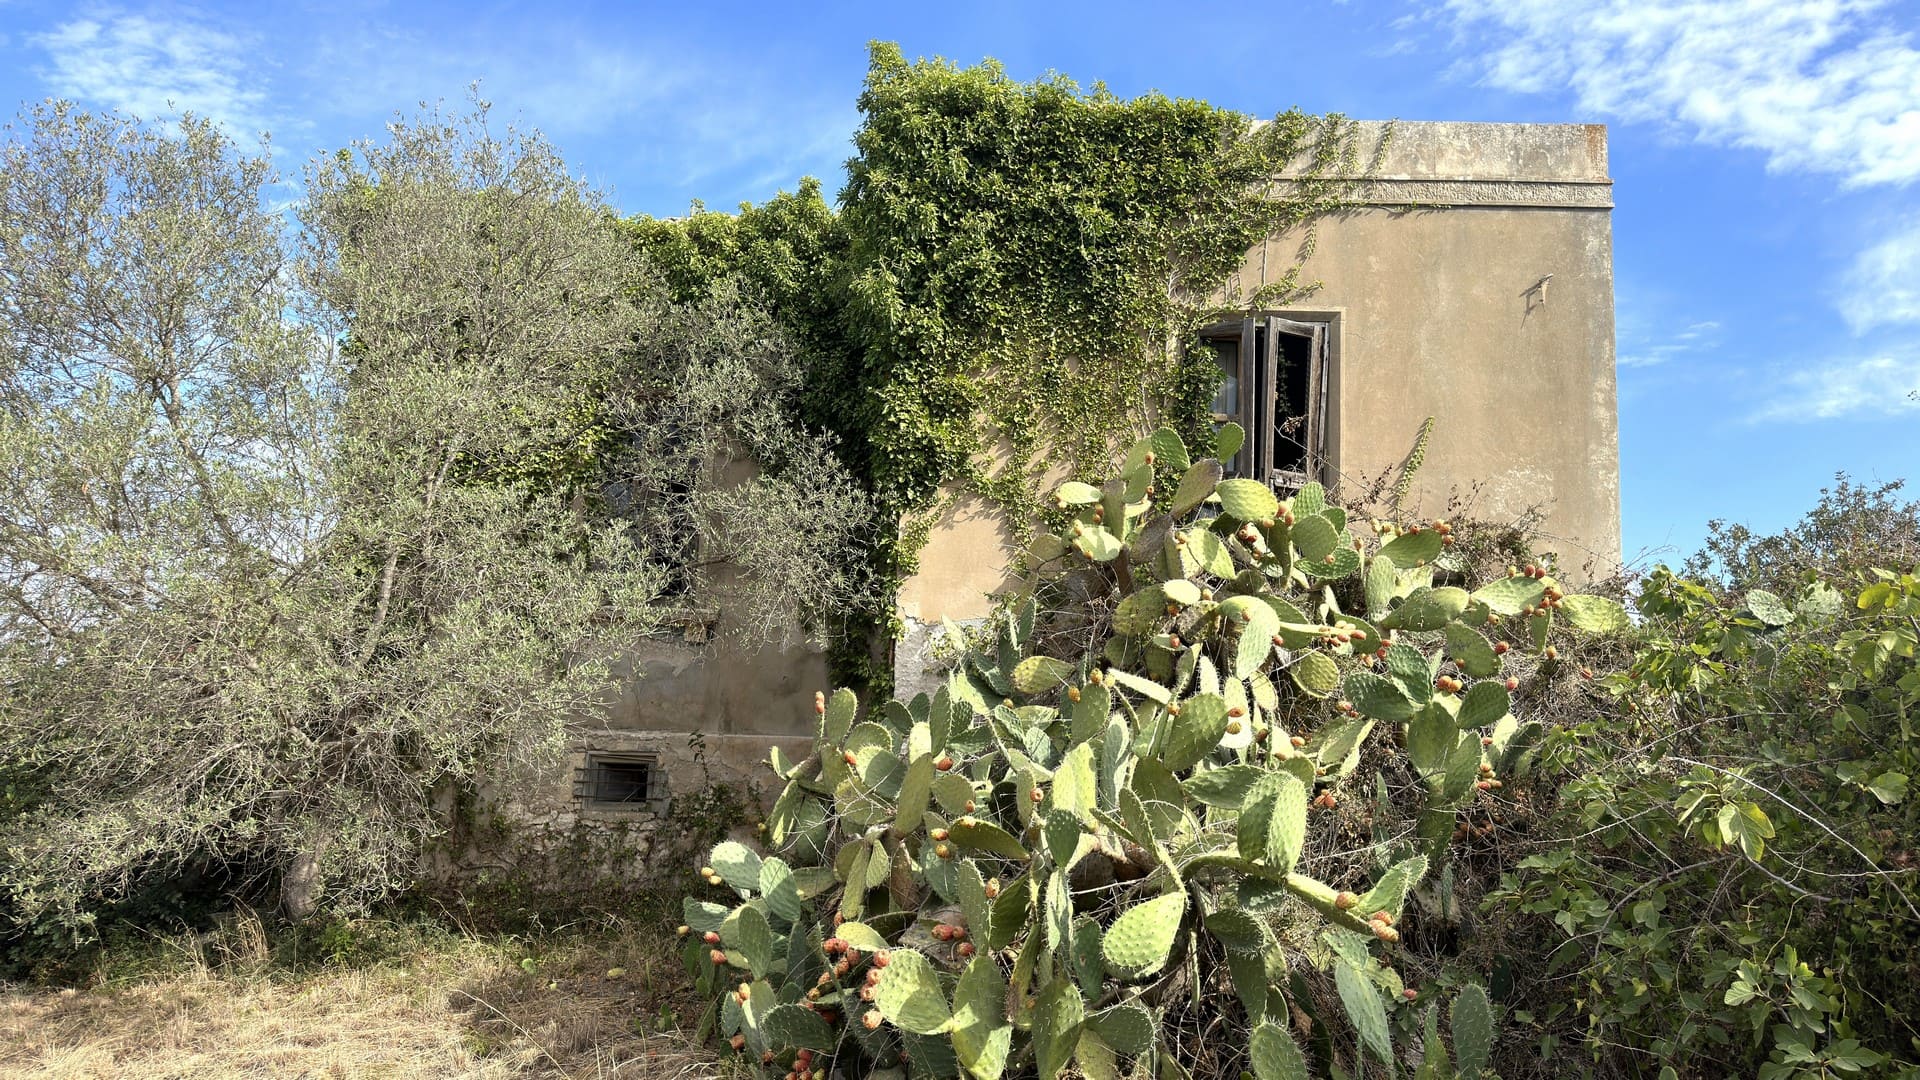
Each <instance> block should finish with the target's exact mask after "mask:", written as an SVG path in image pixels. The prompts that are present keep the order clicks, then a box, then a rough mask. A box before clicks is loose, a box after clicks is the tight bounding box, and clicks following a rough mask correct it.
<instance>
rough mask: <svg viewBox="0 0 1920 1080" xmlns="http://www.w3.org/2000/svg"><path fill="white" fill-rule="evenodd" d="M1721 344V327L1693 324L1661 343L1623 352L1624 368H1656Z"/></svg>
mask: <svg viewBox="0 0 1920 1080" xmlns="http://www.w3.org/2000/svg"><path fill="white" fill-rule="evenodd" d="M1719 344H1720V324H1719V323H1717V322H1711V321H1709V322H1697V323H1691V324H1689V325H1688V326H1687V328H1686V329H1685V330H1682V331H1680V332H1679V333H1677V334H1674V335H1672V336H1671V337H1667V338H1665V339H1661V340H1655V341H1638V342H1635V343H1633V344H1632V345H1629V346H1627V347H1624V348H1622V349H1621V350H1620V366H1621V367H1657V366H1659V365H1661V364H1664V363H1666V362H1667V361H1669V360H1673V359H1675V358H1677V357H1681V356H1685V355H1687V354H1689V353H1702V352H1709V351H1711V350H1713V349H1715V348H1718V347H1719Z"/></svg>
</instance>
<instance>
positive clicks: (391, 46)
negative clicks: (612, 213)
mask: <svg viewBox="0 0 1920 1080" xmlns="http://www.w3.org/2000/svg"><path fill="white" fill-rule="evenodd" d="M369 37H372V38H373V39H374V44H373V45H372V46H371V47H370V46H369V43H368V40H367V39H368V38H369ZM317 45H318V50H319V51H318V52H317V54H316V55H315V56H314V58H313V60H312V67H311V76H310V77H311V78H312V79H313V80H314V81H315V82H316V83H318V84H320V85H321V86H322V87H324V89H323V91H322V92H323V93H324V94H326V95H327V96H329V97H330V98H331V99H332V103H333V107H334V108H335V109H336V110H339V111H342V112H347V113H353V112H362V113H375V114H378V113H390V112H391V111H392V110H394V109H395V108H396V107H402V106H406V105H408V104H409V103H416V102H421V101H437V100H445V101H448V102H457V101H458V100H459V99H460V97H461V95H462V93H463V92H464V88H465V87H467V86H468V85H470V84H471V83H473V82H474V81H475V80H478V81H479V83H480V93H481V96H482V97H484V98H486V99H488V100H490V101H492V102H493V103H494V104H495V105H496V106H497V115H499V116H501V117H502V118H518V119H523V120H525V121H526V122H527V123H529V124H532V125H534V126H537V127H539V128H540V129H541V130H542V131H545V132H547V133H548V134H550V135H552V136H554V137H555V138H556V140H558V141H561V142H562V143H563V149H564V142H565V140H568V139H570V138H573V137H578V136H584V137H591V138H608V137H612V138H617V139H619V140H621V142H623V143H624V145H625V146H626V147H627V154H628V155H629V161H628V162H627V164H628V166H630V167H632V168H635V169H638V170H645V171H646V172H649V173H651V174H653V179H654V180H656V181H658V182H661V183H665V184H679V185H691V184H694V183H698V182H701V181H705V180H709V179H711V178H713V177H716V176H721V175H726V174H733V175H735V176H737V177H739V178H740V180H739V182H740V185H741V186H742V187H744V188H746V189H748V190H751V191H753V192H755V193H756V197H757V195H758V194H762V193H764V189H766V188H769V187H771V186H773V185H779V184H786V185H791V184H792V183H793V182H794V181H795V180H797V179H798V178H799V172H798V171H797V170H799V169H804V168H808V167H811V166H813V165H815V164H816V163H819V162H821V161H822V160H825V161H826V162H828V163H829V164H831V165H838V164H839V163H840V160H841V159H843V158H845V157H847V156H849V155H850V154H851V153H852V146H851V142H850V140H851V137H852V134H853V131H854V129H855V128H856V127H857V126H858V124H859V115H858V113H857V112H856V111H855V110H854V109H853V108H852V107H850V106H849V105H848V104H847V102H846V100H845V93H844V88H842V87H795V86H794V85H793V84H792V83H791V82H783V81H782V79H781V75H780V73H779V72H777V71H774V70H767V71H759V70H753V69H747V68H742V67H741V66H740V65H739V64H738V63H737V62H736V61H734V60H732V59H730V58H728V57H725V56H717V55H712V54H708V53H704V52H702V51H701V50H699V49H698V48H696V47H692V46H687V47H677V48H670V47H667V46H665V45H663V44H658V43H645V44H637V45H636V44H634V43H630V42H619V41H605V40H596V39H594V38H592V37H591V36H590V35H586V34H576V33H570V32H567V31H566V29H565V27H561V26H550V27H547V28H545V29H543V30H542V31H540V32H538V33H535V34H533V35H530V36H525V37H519V38H505V37H503V36H502V35H499V34H461V35H453V36H451V37H442V38H439V39H436V40H434V41H432V42H427V41H423V40H421V39H420V38H419V36H418V33H417V32H416V31H414V30H411V29H408V28H403V27H398V26H393V25H380V26H370V27H363V28H361V30H360V32H358V33H357V34H356V36H355V37H354V38H351V39H342V40H340V41H337V42H330V41H325V40H323V41H320V42H318V43H317ZM722 71H724V72H725V73H726V74H725V77H716V75H715V73H716V72H722ZM725 194H726V193H716V202H715V205H716V206H718V205H725V204H726V200H725V198H724V197H722V196H724V195H725ZM682 209H683V208H682Z"/></svg>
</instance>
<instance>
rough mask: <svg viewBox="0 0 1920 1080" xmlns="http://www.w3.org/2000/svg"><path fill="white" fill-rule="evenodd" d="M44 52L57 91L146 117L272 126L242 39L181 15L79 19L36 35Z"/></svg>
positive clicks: (241, 132) (242, 127)
mask: <svg viewBox="0 0 1920 1080" xmlns="http://www.w3.org/2000/svg"><path fill="white" fill-rule="evenodd" d="M30 40H31V42H32V43H33V44H35V45H37V46H39V47H40V48H42V49H44V50H46V53H47V58H48V60H49V61H50V62H51V67H50V68H48V69H47V70H46V71H45V72H44V74H45V77H46V81H47V83H48V86H49V88H50V89H51V90H52V91H53V93H55V94H56V95H58V96H61V97H67V98H72V99H74V100H76V101H79V102H82V103H84V104H89V105H96V106H104V107H106V108H111V109H118V110H121V111H123V112H127V113H131V114H133V115H136V116H139V117H141V118H143V119H157V118H163V117H169V116H176V115H178V114H180V113H182V112H191V113H195V114H197V115H200V116H205V117H207V118H209V119H212V120H215V121H217V122H219V123H221V124H224V125H226V126H227V128H228V130H229V131H231V132H232V133H233V134H234V135H235V136H247V135H257V134H259V133H261V132H263V131H266V130H267V129H268V128H269V127H270V126H271V124H270V123H269V116H268V112H267V108H266V100H267V94H266V90H265V87H264V80H263V79H262V78H261V77H260V75H259V73H258V71H257V70H255V69H254V68H253V66H252V65H251V64H249V63H248V60H247V57H248V49H247V46H246V43H245V42H244V41H242V40H241V39H240V38H238V37H235V36H234V35H232V34H229V33H226V32H224V31H221V30H218V29H215V28H213V27H210V26H206V25H203V24H199V23H194V22H190V21H185V20H168V19H160V18H153V17H149V16H146V15H129V14H113V15H105V16H102V17H99V18H86V19H76V20H74V21H72V22H67V23H63V24H61V25H60V26H58V27H55V28H54V29H53V30H51V31H49V32H47V33H44V34H36V35H34V36H33V37H32V38H31V39H30Z"/></svg>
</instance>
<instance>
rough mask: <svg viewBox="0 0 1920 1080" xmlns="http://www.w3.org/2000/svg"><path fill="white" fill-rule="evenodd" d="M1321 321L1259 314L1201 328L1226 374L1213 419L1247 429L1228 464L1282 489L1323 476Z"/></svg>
mask: <svg viewBox="0 0 1920 1080" xmlns="http://www.w3.org/2000/svg"><path fill="white" fill-rule="evenodd" d="M1327 330H1328V327H1327V324H1326V323H1323V322H1301V321H1297V320H1294V319H1284V318H1281V317H1279V316H1277V315H1259V316H1253V317H1250V318H1245V319H1237V320H1234V321H1231V322H1222V323H1215V324H1214V325H1212V326H1209V327H1207V328H1206V329H1205V330H1202V331H1201V332H1200V344H1202V345H1204V346H1205V347H1206V348H1207V349H1208V350H1209V351H1210V352H1211V353H1212V355H1213V362H1214V363H1216V364H1218V365H1219V366H1220V370H1221V373H1222V375H1223V378H1222V380H1221V383H1220V390H1219V392H1218V393H1217V394H1215V395H1214V399H1213V405H1212V409H1213V419H1214V421H1215V422H1216V423H1222V424H1224V423H1227V422H1229V421H1231V422H1233V423H1236V424H1239V425H1240V426H1241V427H1242V428H1245V429H1246V432H1247V440H1246V442H1245V444H1244V445H1242V446H1241V447H1240V451H1239V452H1238V453H1236V454H1235V455H1234V456H1233V457H1232V458H1231V459H1230V460H1228V461H1224V462H1222V463H1221V464H1222V465H1224V466H1226V471H1227V475H1228V476H1245V477H1254V478H1257V479H1260V480H1264V481H1266V482H1267V483H1268V484H1271V485H1272V486H1273V487H1275V488H1278V489H1280V490H1282V491H1290V490H1297V489H1299V488H1300V487H1301V486H1302V485H1304V484H1306V483H1307V482H1308V481H1313V480H1320V479H1322V476H1321V473H1322V471H1323V469H1324V467H1325V462H1326V437H1327V436H1326V414H1327V339H1328V336H1329V335H1328V333H1327Z"/></svg>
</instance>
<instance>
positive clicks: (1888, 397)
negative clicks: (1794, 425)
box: [1748, 346, 1920, 423]
mask: <svg viewBox="0 0 1920 1080" xmlns="http://www.w3.org/2000/svg"><path fill="white" fill-rule="evenodd" d="M1905 414H1920V346H1916V347H1914V348H1913V349H1912V350H1911V351H1910V352H1909V353H1908V355H1906V356H1891V355H1879V356H1873V357H1869V358H1867V359H1863V360H1835V361H1829V362H1827V363H1824V364H1817V365H1814V366H1812V367H1807V368H1802V369H1800V370H1798V371H1793V372H1790V373H1787V374H1785V375H1784V376H1783V377H1781V378H1780V380H1779V382H1778V385H1777V393H1776V395H1775V396H1774V397H1773V398H1772V399H1771V400H1769V401H1768V402H1767V403H1766V404H1765V405H1763V406H1762V407H1761V408H1760V409H1759V410H1758V411H1756V412H1755V413H1754V414H1753V415H1752V416H1750V417H1749V418H1748V419H1749V420H1750V421H1752V422H1755V423H1758V422H1761V421H1786V422H1807V421H1814V420H1834V419H1838V418H1840V417H1846V416H1883V417H1887V416H1900V415H1905Z"/></svg>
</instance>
